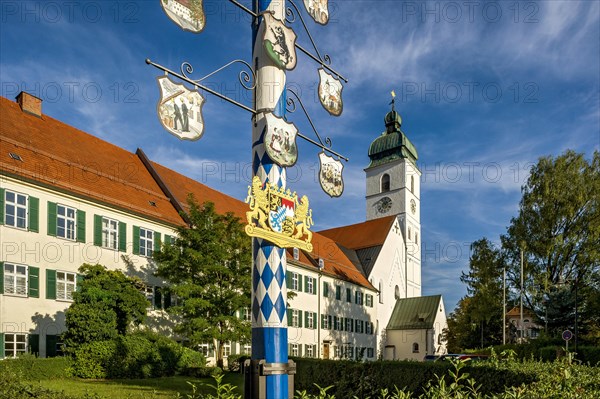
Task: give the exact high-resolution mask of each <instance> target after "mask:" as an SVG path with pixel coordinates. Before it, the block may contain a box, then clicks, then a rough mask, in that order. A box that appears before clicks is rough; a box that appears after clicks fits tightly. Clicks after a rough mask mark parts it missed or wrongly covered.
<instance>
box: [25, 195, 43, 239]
mask: <svg viewBox="0 0 600 399" xmlns="http://www.w3.org/2000/svg"><path fill="white" fill-rule="evenodd" d="M28 212H29V218H28V223H29V226H27V227H28V229H29V231H33V232H35V233H38V232H39V231H40V200H39V198H35V197H29V210H28Z"/></svg>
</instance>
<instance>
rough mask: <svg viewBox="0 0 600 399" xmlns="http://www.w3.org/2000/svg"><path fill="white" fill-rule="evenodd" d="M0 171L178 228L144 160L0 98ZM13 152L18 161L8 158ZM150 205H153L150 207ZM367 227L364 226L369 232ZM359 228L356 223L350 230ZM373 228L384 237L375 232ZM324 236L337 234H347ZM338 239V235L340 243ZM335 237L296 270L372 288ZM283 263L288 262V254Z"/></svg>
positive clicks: (174, 181) (176, 190) (176, 186)
mask: <svg viewBox="0 0 600 399" xmlns="http://www.w3.org/2000/svg"><path fill="white" fill-rule="evenodd" d="M0 117H1V122H0V147H1V148H2V151H1V152H0V173H2V174H6V175H12V176H15V177H18V178H22V179H24V180H29V181H33V182H36V183H38V184H41V185H45V186H48V187H52V188H54V189H58V190H61V191H64V192H67V193H69V194H73V195H76V196H79V197H83V198H86V199H89V200H92V201H98V202H100V203H104V204H106V205H108V206H114V207H117V208H120V209H123V210H126V211H130V212H132V213H135V214H139V215H142V216H145V217H149V218H152V219H155V220H159V221H163V222H166V223H169V224H172V225H183V224H184V222H183V220H182V219H181V217H180V216H179V214H178V212H177V210H176V208H175V207H174V206H173V204H172V203H171V201H170V199H169V198H168V197H167V195H166V193H163V191H162V189H161V188H160V185H159V184H158V182H157V181H156V180H155V178H154V177H153V176H152V174H151V173H149V170H148V169H147V168H146V167H145V166H144V163H143V162H142V156H141V155H140V156H138V155H136V154H133V153H131V152H129V151H127V150H124V149H122V148H120V147H117V146H115V145H112V144H110V143H108V142H106V141H104V140H101V139H99V138H97V137H94V136H92V135H90V134H88V133H85V132H83V131H81V130H78V129H76V128H74V127H72V126H69V125H67V124H65V123H62V122H60V121H58V120H56V119H54V118H51V117H49V116H47V115H42V116H41V118H38V117H36V116H33V115H30V114H27V113H24V112H22V111H21V109H20V107H19V105H18V104H17V103H15V102H13V101H10V100H8V99H6V98H4V97H0ZM10 152H13V153H16V154H18V155H20V156H21V157H22V159H23V161H17V160H14V159H12V158H11V157H10V155H9V153H10ZM150 165H151V166H152V168H153V169H154V171H155V172H156V177H157V178H158V179H159V180H160V181H161V183H164V184H165V185H166V187H167V188H168V190H169V191H170V192H171V194H172V195H173V196H174V197H175V200H176V201H177V202H179V204H180V205H181V206H182V207H183V209H184V210H187V201H186V199H187V196H188V194H189V193H193V194H194V195H195V197H196V199H197V200H198V202H199V203H203V202H206V201H211V202H213V203H214V204H215V209H216V211H217V212H220V213H224V212H233V213H234V214H235V215H236V216H238V217H240V218H241V219H242V220H245V217H246V211H247V210H248V209H249V208H248V205H247V204H245V203H244V202H242V201H239V200H237V199H235V198H232V197H230V196H228V195H225V194H223V193H221V192H219V191H216V190H213V189H212V188H210V187H207V186H205V185H204V184H201V183H198V182H197V181H195V180H193V179H190V178H189V177H186V176H184V175H182V174H180V173H177V172H175V171H173V170H171V169H169V168H166V167H164V166H162V165H160V164H158V163H156V162H152V161H150ZM149 201H152V202H153V203H155V204H156V206H152V205H151V204H150V202H149ZM370 223H371V222H367V225H368V226H370V225H371V224H370ZM390 223H391V219H390V221H388V224H387V225H385V223H383V224H382V223H381V222H377V223H375V224H374V225H373V226H372V229H371V230H372V231H371V233H369V234H368V235H366V236H365V237H364V238H368V239H367V240H366V241H367V244H365V245H364V246H371V245H372V244H371V241H372V239H373V238H374V237H380V236H381V237H383V238H381V242H383V239H385V235H387V232H388V231H389V225H390ZM355 226H359V225H355ZM377 226H379V227H380V228H383V229H384V230H385V231H383V232H379V231H375V230H376V229H377ZM352 227H353V226H347V227H345V228H338V229H332V230H327V232H328V233H329V232H332V231H335V230H343V229H347V228H352ZM342 238H343V237H342ZM334 241H338V242H340V243H341V244H343V245H345V246H346V247H348V248H352V247H351V246H349V245H347V244H345V243H344V241H342V240H337V239H335V237H333V236H330V237H329V238H328V237H326V236H325V235H321V234H319V233H315V234H314V235H313V241H312V243H313V247H314V250H313V251H312V253H310V254H309V253H305V252H303V251H301V255H300V260H299V262H297V263H299V264H301V265H302V266H303V267H307V268H314V269H315V271H316V270H317V265H318V259H319V258H322V259H323V260H324V262H325V268H324V270H323V273H324V274H329V275H331V276H335V277H336V278H340V279H342V280H346V281H349V282H352V283H355V284H358V285H361V286H364V287H367V288H371V289H374V288H373V286H372V285H371V284H370V283H369V281H368V280H367V279H366V277H365V276H364V275H363V274H362V273H361V272H360V270H359V269H357V268H356V266H355V265H354V264H353V263H352V262H351V261H350V260H349V259H348V257H347V256H346V255H344V253H343V251H342V250H341V249H340V248H339V247H338V246H337V245H336V243H335V242H334ZM288 259H290V260H291V261H293V256H292V253H291V251H290V252H289V256H288Z"/></svg>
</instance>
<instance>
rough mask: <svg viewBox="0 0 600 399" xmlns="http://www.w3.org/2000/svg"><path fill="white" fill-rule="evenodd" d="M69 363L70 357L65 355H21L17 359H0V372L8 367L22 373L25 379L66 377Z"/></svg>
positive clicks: (36, 379) (37, 379)
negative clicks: (51, 356)
mask: <svg viewBox="0 0 600 399" xmlns="http://www.w3.org/2000/svg"><path fill="white" fill-rule="evenodd" d="M70 364H71V359H69V358H67V357H53V358H47V359H40V358H36V357H35V356H33V355H23V356H20V357H18V358H17V359H4V360H2V361H0V366H1V367H0V372H2V371H3V370H7V369H10V370H12V371H14V372H16V373H18V374H20V375H23V377H24V378H25V379H26V380H31V381H39V380H48V379H55V378H63V377H66V376H67V373H66V371H65V370H66V368H67V367H68V366H69V365H70Z"/></svg>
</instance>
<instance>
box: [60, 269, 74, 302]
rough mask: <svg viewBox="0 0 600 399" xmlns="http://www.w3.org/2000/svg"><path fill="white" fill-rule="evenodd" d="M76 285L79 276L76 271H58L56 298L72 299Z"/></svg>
mask: <svg viewBox="0 0 600 399" xmlns="http://www.w3.org/2000/svg"><path fill="white" fill-rule="evenodd" d="M76 287H77V278H76V274H75V273H68V272H60V271H57V272H56V299H62V300H65V301H72V300H73V292H75V288H76Z"/></svg>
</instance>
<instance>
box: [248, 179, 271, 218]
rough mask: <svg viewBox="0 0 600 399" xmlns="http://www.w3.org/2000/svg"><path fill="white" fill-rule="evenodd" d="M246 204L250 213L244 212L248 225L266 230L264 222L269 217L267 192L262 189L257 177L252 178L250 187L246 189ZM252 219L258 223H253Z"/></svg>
mask: <svg viewBox="0 0 600 399" xmlns="http://www.w3.org/2000/svg"><path fill="white" fill-rule="evenodd" d="M246 203H248V204H250V211H248V212H246V218H247V219H248V224H249V225H254V226H257V225H258V226H260V227H262V228H263V229H268V226H267V223H266V221H267V217H268V215H269V199H268V194H267V190H263V189H262V183H261V182H260V178H259V177H258V176H254V177H253V178H252V185H251V186H250V187H248V197H247V198H246ZM252 219H256V220H257V221H258V223H257V224H255V223H253V222H252Z"/></svg>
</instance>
